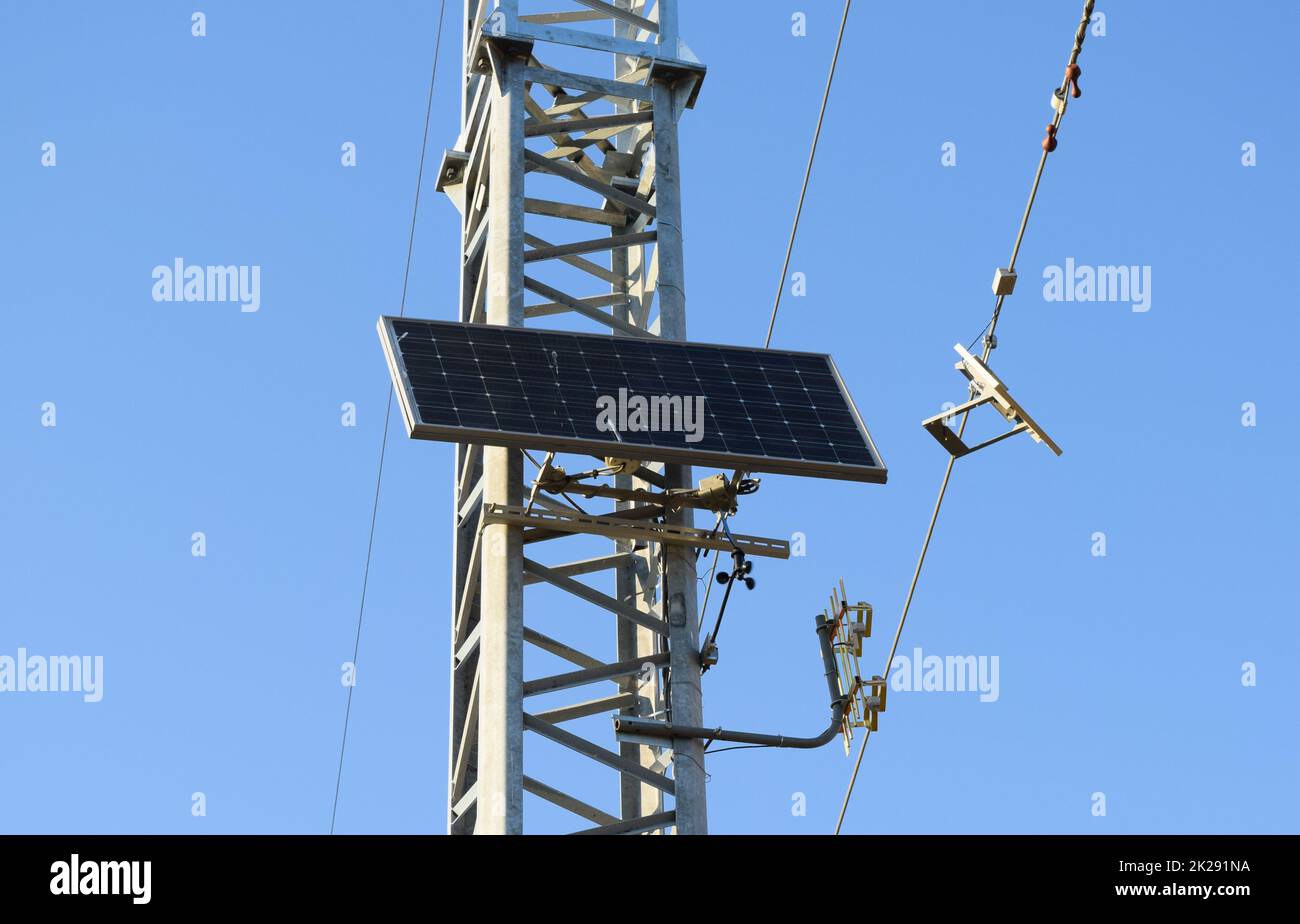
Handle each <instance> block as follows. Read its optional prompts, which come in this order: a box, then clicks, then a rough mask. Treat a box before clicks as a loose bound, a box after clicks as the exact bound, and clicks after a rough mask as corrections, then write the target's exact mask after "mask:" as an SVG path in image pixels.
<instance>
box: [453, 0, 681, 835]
mask: <svg viewBox="0 0 1300 924" xmlns="http://www.w3.org/2000/svg"><path fill="white" fill-rule="evenodd" d="M539 6H540V4H532V3H530V4H529V10H528V12H526V13H523V14H521V11H520V0H465V42H464V46H463V49H464V62H465V68H464V75H463V76H464V85H463V93H462V111H461V131H460V136H459V138H458V140H457V143H456V147H455V149H454V150H452V151H449V152H448V153H447V155H446V156H445V157H444V160H443V164H442V166H441V168H440V175H439V181H438V183H439V185H438V188H439V189H441V190H442V191H443V192H445V193H447V195H448V196H449V197H450V198H451V199H452V201H453V202H454V203H455V204H456V206H457V208H458V209H459V210H460V212H461V280H460V303H461V307H460V312H459V317H460V319H461V320H462V321H469V322H475V323H488V324H499V325H512V326H518V325H522V324H524V323H525V321H526V319H531V318H539V319H541V320H540V323H541V324H543V326H550V325H546V318H547V317H548V316H550V315H555V314H561V313H571V314H577V315H579V316H581V317H582V318H584V319H585V320H586V321H588V322H594V323H595V324H596V325H597V326H598V328H599V329H600V330H601V331H602V332H604V333H610V332H613V333H615V334H619V335H626V336H659V337H663V338H668V339H676V340H682V339H685V337H686V301H685V280H684V271H683V252H682V251H683V248H682V233H681V221H682V219H681V201H680V199H681V192H680V186H679V176H678V156H677V120H678V118H679V117H680V116H681V113H682V111H683V109H684V108H686V105H687V102H688V100H689V99H691V97H692V94H693V92H694V91H695V90H696V89H697V88H698V84H699V81H700V80H701V79H702V77H703V73H704V68H703V66H702V65H700V64H699V63H698V62H696V61H695V60H694V58H693V57H692V56H691V55H690V52H689V50H688V49H687V48H686V47H685V45H684V44H683V43H681V42H680V41H679V39H678V33H677V3H676V0H657V2H654V0H613V2H598V0H553V2H551V3H548V4H546V7H547V11H546V12H533V9H534V7H539ZM593 24H594V25H595V28H594V29H593V28H592V27H593ZM552 56H554V57H556V58H560V57H562V58H563V59H564V61H565V67H564V68H562V69H561V68H558V67H553V66H552V65H551V64H550V59H551V58H552ZM575 56H576V57H577V58H579V59H583V60H589V61H592V62H593V64H594V63H595V62H597V61H600V60H601V59H603V60H604V65H603V68H597V67H595V66H593V67H591V68H590V69H588V68H586V67H578V66H576V65H570V64H569V63H568V62H569V61H570V60H572V59H574V58H575ZM611 60H612V64H613V66H612V68H611V67H610V62H611ZM539 96H541V97H542V99H541V100H539V99H538V97H539ZM611 104H612V113H611V112H610V111H609V110H601V111H594V112H588V111H587V110H588V109H589V108H592V109H594V108H595V107H597V106H601V105H604V106H609V105H611ZM529 141H532V142H533V144H534V147H533V148H529V147H527V142H529ZM539 144H541V145H543V146H542V147H540V148H539V147H538V145H539ZM532 174H538V175H539V176H540V175H545V176H546V178H547V180H548V181H549V182H550V183H551V184H552V185H551V187H550V188H552V189H553V188H554V187H555V186H556V185H559V186H560V187H562V188H563V190H564V194H566V195H567V194H571V195H572V198H573V199H574V200H577V201H557V200H556V199H555V198H551V196H554V195H555V193H554V192H551V193H548V195H547V197H546V198H543V197H541V196H539V195H537V194H535V193H534V194H531V195H530V196H528V197H526V195H525V178H526V176H528V175H532ZM557 178H558V179H557ZM593 193H594V194H595V201H594V202H593V201H592V194H593ZM526 214H534V215H538V216H542V217H544V219H545V220H546V221H548V222H552V225H550V227H554V223H555V222H563V227H562V228H561V229H560V233H565V234H568V237H567V238H566V239H564V240H555V241H549V240H546V239H543V237H542V236H541V235H540V234H539V233H527V232H526V231H525V215H526ZM593 227H595V228H598V229H600V230H599V232H593V230H592V228H593ZM570 229H572V231H573V232H574V233H569V231H570ZM583 232H585V233H583ZM547 234H548V235H549V234H550V232H549V231H548V232H547ZM598 234H603V235H604V238H603V239H602V238H601V237H599V236H598ZM605 252H608V257H603V256H602V255H603V254H604V253H605ZM557 268H559V269H562V270H563V272H562V273H557V272H556V270H557ZM575 270H576V271H577V272H576V273H575ZM575 276H576V277H577V278H580V279H585V280H587V281H588V282H591V281H592V279H593V278H594V279H595V280H598V281H599V282H600V283H601V284H602V285H603V286H604V287H605V293H608V294H604V293H598V294H596V295H585V294H582V293H571V292H570V291H568V288H569V287H571V286H573V285H574V284H575V283H574V278H575ZM525 292H531V293H533V294H534V295H537V296H539V297H540V298H541V299H542V301H540V302H533V303H531V304H528V305H527V306H526V305H525ZM656 309H657V313H656ZM592 413H593V414H594V413H595V409H594V408H593V409H592ZM538 448H539V450H541V451H543V452H544V451H545V449H546V447H545V446H539V447H538ZM456 460H457V466H456V485H455V492H454V505H453V508H454V522H455V533H454V555H453V559H454V565H453V579H454V589H453V594H452V603H453V619H452V622H453V625H452V682H451V716H450V718H451V730H450V735H449V742H450V758H449V770H450V783H449V791H448V829H449V831H451V832H453V833H470V832H474V833H518V832H522V831H523V830H524V798H525V793H530V794H532V795H533V796H536V797H538V798H540V799H542V800H545V801H546V802H549V803H551V804H552V805H555V806H559V807H560V808H563V809H565V810H567V811H568V812H570V813H572V814H573V815H575V816H578V818H580V819H584V820H585V821H584V822H582V824H583V826H584V827H585V828H586V829H588V830H592V831H598V832H608V833H652V832H660V831H666V830H674V829H675V830H676V831H678V832H680V833H684V834H696V833H698V834H702V833H706V832H707V821H706V806H705V796H704V768H703V761H704V756H703V747H702V742H701V741H700V740H698V739H686V740H680V741H673V742H672V752H671V760H669V759H668V758H669V755H666V754H663V753H661V751H660V749H658V748H652V747H649V746H645V745H636V744H623V745H619V746H618V747H617V748H612V747H611V745H612V744H613V742H612V740H606V741H604V742H594V741H588V740H587V739H585V738H581V737H579V736H578V735H576V734H574V733H573V732H571V731H569V730H568V728H567V727H566V723H568V722H571V721H574V720H576V719H580V718H583V717H587V716H592V715H597V714H601V713H605V714H609V713H614V712H622V713H624V714H631V715H637V714H641V715H645V714H649V713H651V712H656V711H663V710H667V711H668V712H669V713H671V716H672V719H673V721H674V722H676V723H678V724H683V725H700V724H702V722H703V715H702V708H701V696H700V664H699V652H698V639H697V638H696V620H697V615H696V614H697V608H696V574H695V554H694V551H693V550H692V549H690V548H687V547H684V546H681V545H675V544H661V543H659V542H648V543H647V542H646V541H639V540H630V539H618V540H616V541H615V548H614V549H613V552H612V554H609V555H605V556H602V557H599V558H595V559H584V560H580V561H574V562H567V563H554V564H551V563H544V561H543V558H544V556H543V553H544V552H546V551H549V550H551V549H552V548H553V547H554V548H556V549H559V548H561V547H562V546H563V543H561V544H560V545H558V546H557V545H555V544H554V541H553V540H559V539H563V538H564V537H565V536H564V534H548V533H546V532H545V531H544V530H540V529H537V528H530V529H529V530H528V540H527V541H528V543H529V544H527V545H526V544H525V529H524V527H521V526H519V525H516V524H514V523H506V522H501V521H500V520H499V519H494V520H492V521H488V520H487V519H486V517H485V513H484V511H485V509H486V507H487V505H500V506H504V507H516V508H517V507H520V506H521V505H522V504H523V502H524V500H523V498H524V491H525V483H526V481H527V480H528V476H527V475H526V472H525V466H524V464H523V458H522V456H521V454H520V453H519V452H518V451H516V450H507V449H501V448H495V447H481V446H469V445H461V446H459V447H458V448H457V454H456ZM644 462H645V468H644V469H642V470H641V471H639V472H638V473H637V475H636V476H635V477H634V476H632V475H621V476H619V477H618V479H617V481H616V484H617V485H618V486H621V487H625V488H630V487H634V486H635V487H638V488H655V487H657V488H660V489H662V488H663V487H665V486H674V487H679V486H680V487H689V486H691V484H692V482H691V478H692V475H691V471H690V468H689V467H688V466H681V465H669V466H663V467H660V466H656V465H655V464H654V460H644ZM533 500H534V503H536V504H537V505H539V506H540V507H542V508H547V509H550V510H560V511H564V510H568V511H569V512H573V509H572V508H571V507H569V506H567V502H564V501H562V500H561V499H560V498H556V497H551V496H548V495H546V494H540V495H538V496H537V497H535V498H534V499H533ZM618 506H619V507H620V508H621V509H622V512H623V513H625V514H632V515H635V514H636V513H637V511H636V510H632V509H629V508H632V507H635V506H636V504H635V503H619V504H618ZM493 509H499V507H498V506H494V507H493ZM666 518H667V519H668V520H669V521H670V522H674V523H678V524H687V525H689V524H690V523H691V520H692V516H691V513H690V512H689V510H687V511H686V512H670V513H668V514H667V515H666ZM601 534H602V535H608V534H607V533H601ZM525 548H527V549H528V550H529V551H528V553H527V555H525V552H524V550H525ZM610 571H612V572H613V574H612V578H613V580H612V582H610V577H611V576H609V575H608V572H610ZM601 573H606V575H607V576H606V577H605V578H604V580H605V581H606V582H609V583H611V584H612V586H611V587H610V588H609V590H612V594H611V593H610V592H609V590H605V589H601V588H600V586H599V585H598V584H597V583H589V582H584V581H580V580H579V579H578V578H579V576H587V575H596V576H597V579H598V580H599V576H600V574H601ZM540 583H545V584H549V585H551V586H552V587H553V588H558V589H559V590H561V591H564V592H565V593H567V594H569V595H571V596H569V597H566V600H567V601H568V604H567V606H566V612H567V610H568V609H574V610H577V609H579V608H592V607H595V608H598V609H601V610H604V611H605V614H606V615H604V616H598V617H597V618H603V619H608V618H609V615H610V614H612V616H613V618H614V620H615V626H614V629H615V631H614V632H613V633H612V637H611V633H609V632H608V631H606V632H605V633H600V634H598V633H597V632H596V631H594V630H593V629H591V628H590V624H589V622H580V621H578V618H577V617H578V614H577V613H575V614H574V616H575V619H574V622H573V623H572V626H571V627H570V628H567V629H566V631H568V632H572V633H573V634H575V635H576V634H578V633H580V632H586V633H588V637H587V639H586V641H585V642H584V641H582V640H581V639H565V640H560V639H557V638H551V637H549V636H547V635H544V634H542V633H540V632H538V631H536V630H535V629H532V628H530V627H529V626H528V625H525V620H524V590H525V587H526V586H527V585H531V584H540ZM583 615H585V614H583ZM567 625H568V624H567V623H566V626H567ZM526 643H527V645H528V647H529V650H534V649H539V650H541V651H544V652H547V653H548V654H549V655H551V656H554V657H555V658H558V659H561V660H563V661H567V662H568V665H569V666H568V667H567V668H566V669H565V671H563V672H561V673H558V674H557V673H554V672H552V673H550V674H548V675H546V676H540V677H539V676H533V677H531V679H526V678H525V672H524V662H525V645H526ZM602 649H605V650H611V649H612V654H610V655H606V656H604V657H600V656H597V655H596V654H594V653H595V652H598V651H600V650H602ZM552 663H554V662H552ZM665 668H666V669H667V677H668V678H669V679H668V683H667V684H666V687H664V688H662V689H661V682H660V681H661V679H662V678H663V675H664V671H665ZM532 673H533V674H536V673H537V671H536V670H534V671H533V672H532ZM611 682H612V683H613V685H614V686H613V689H610V688H609V687H608V686H605V685H606V684H609V683H611ZM602 687H603V688H604V690H603V693H604V695H597V694H591V695H592V696H595V698H594V699H593V698H588V699H586V700H583V701H579V702H575V703H567V704H561V705H558V706H554V707H552V708H549V709H544V710H543V709H537V710H535V711H530V707H528V706H527V704H528V703H529V702H530V699H529V698H530V697H533V696H536V695H542V694H545V693H548V692H555V691H565V690H570V689H576V690H592V689H597V690H600V689H601V688H602ZM526 731H531V732H534V733H535V734H536V735H538V736H540V737H543V738H546V739H548V740H549V741H551V742H553V743H555V744H558V745H560V746H561V747H563V748H566V749H568V751H570V752H572V753H574V754H577V755H579V756H581V757H585V758H589V759H591V760H594V761H596V762H598V763H600V764H603V765H604V766H606V767H608V768H609V769H611V770H613V771H615V773H616V774H617V779H618V786H617V787H609V788H606V789H604V790H601V791H593V792H589V793H580V794H579V793H573V792H566V791H564V790H563V789H561V788H560V786H558V785H556V784H557V783H562V782H563V780H562V779H561V780H551V781H549V782H543V781H542V780H540V779H537V778H534V777H532V776H530V775H528V774H526V773H525V772H524V760H523V757H524V740H525V732H526ZM669 766H671V770H672V772H671V775H669V774H668V772H667V770H668V768H669ZM614 794H617V797H618V798H617V803H616V805H609V803H610V797H611V796H613V795H614ZM666 797H671V798H672V799H673V805H672V806H671V808H669V809H667V810H666V809H665V801H666ZM601 803H604V804H605V805H606V806H608V807H607V808H606V807H602V806H601ZM593 826H594V827H593Z"/></svg>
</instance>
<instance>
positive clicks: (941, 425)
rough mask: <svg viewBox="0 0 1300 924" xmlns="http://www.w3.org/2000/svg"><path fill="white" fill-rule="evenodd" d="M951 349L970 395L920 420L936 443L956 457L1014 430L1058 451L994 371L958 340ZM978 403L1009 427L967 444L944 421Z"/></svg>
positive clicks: (1008, 434)
mask: <svg viewBox="0 0 1300 924" xmlns="http://www.w3.org/2000/svg"><path fill="white" fill-rule="evenodd" d="M953 349H954V350H956V351H957V355H958V356H959V357H961V358H960V359H959V360H958V362H957V363H956V365H955V368H956V369H957V371H958V372H960V373H961V374H962V375H964V376H966V378H967V379H969V380H970V387H971V392H972V395H973V397H972V398H971V399H970V400H969V401H965V402H963V403H962V404H959V405H957V406H956V407H954V408H950V409H948V410H946V411H942V412H940V413H938V414H936V415H934V416H933V417H930V418H928V419H926V420H923V421H921V426H923V427H925V429H926V430H928V431H929V432H930V435H931V436H933V437H934V438H935V439H936V440H938V441H939V445H941V446H943V448H944V449H946V450H948V452H949V453H951V454H952V455H953V456H955V457H957V458H960V457H962V456H966V455H970V454H971V453H972V452H977V451H978V450H980V449H983V448H984V447H986V446H992V445H993V444H994V443H1000V442H1002V440H1004V439H1006V438H1008V437H1011V436H1015V435H1016V434H1017V433H1028V434H1029V435H1030V437H1031V438H1032V439H1033V440H1034V442H1035V443H1043V444H1044V445H1046V446H1047V448H1048V449H1050V450H1052V452H1054V453H1056V454H1057V455H1058V456H1059V455H1060V454H1061V447H1060V446H1058V445H1056V442H1055V441H1054V440H1053V439H1052V438H1051V437H1050V436H1048V435H1047V432H1046V431H1045V430H1043V428H1042V427H1040V426H1039V425H1038V424H1037V422H1035V420H1034V419H1033V418H1032V417H1030V416H1029V412H1028V411H1026V410H1025V409H1024V408H1023V407H1021V406H1020V404H1019V403H1018V402H1017V401H1016V400H1015V399H1014V398H1012V397H1011V393H1010V392H1009V391H1007V387H1006V385H1004V384H1003V383H1002V380H1001V379H999V378H998V377H997V376H996V375H994V373H993V370H992V369H990V368H989V367H988V366H986V365H985V364H984V362H983V361H982V360H980V359H979V358H978V357H976V356H972V355H971V354H970V353H969V352H967V351H966V349H965V347H963V346H962V345H961V344H960V343H958V344H954V345H953ZM982 404H991V405H992V406H993V407H994V409H995V410H996V411H997V412H998V413H999V414H1001V415H1002V416H1003V417H1005V418H1006V420H1007V422H1008V423H1010V424H1011V429H1010V430H1007V431H1006V432H1004V433H999V434H998V435H997V436H994V437H991V438H989V439H986V440H984V441H983V442H982V443H976V444H975V445H974V446H968V445H966V443H965V442H963V440H962V438H961V437H960V436H958V435H957V433H956V432H955V431H954V430H953V429H952V428H951V427H949V426H948V424H947V421H948V420H950V419H952V418H954V417H956V416H957V415H958V414H964V413H967V412H969V411H972V410H974V409H975V408H977V407H979V406H980V405H982Z"/></svg>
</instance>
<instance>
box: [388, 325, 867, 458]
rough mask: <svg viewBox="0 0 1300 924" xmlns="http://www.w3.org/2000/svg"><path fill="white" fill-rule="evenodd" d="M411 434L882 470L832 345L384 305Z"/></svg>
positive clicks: (621, 453) (392, 363)
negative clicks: (478, 317)
mask: <svg viewBox="0 0 1300 924" xmlns="http://www.w3.org/2000/svg"><path fill="white" fill-rule="evenodd" d="M379 335H380V340H381V341H382V343H383V346H384V353H385V355H386V356H387V358H388V366H389V370H390V372H391V373H392V376H393V384H394V387H395V389H396V391H397V394H398V396H399V398H400V400H401V405H402V413H403V415H404V416H405V419H406V429H407V433H408V434H409V435H410V436H412V437H416V438H420V439H430V440H443V441H448V442H459V443H483V444H486V445H493V446H515V447H521V448H528V449H542V450H555V451H559V452H581V453H589V454H592V455H596V456H601V457H617V458H632V459H642V460H654V461H666V462H681V463H686V464H714V465H721V466H724V467H729V468H744V469H747V470H749V471H753V472H774V473H782V474H791V475H812V476H817V477H823V478H840V479H846V480H851V481H869V482H877V483H884V481H885V478H886V474H887V472H886V469H885V464H884V462H883V461H882V460H881V458H880V454H879V453H878V452H877V451H876V447H875V444H874V443H873V442H872V440H871V435H870V434H869V433H868V432H867V428H866V426H865V425H864V424H863V422H862V418H861V417H860V416H859V415H858V411H857V408H856V407H854V404H853V399H852V398H850V397H849V394H848V391H847V390H846V389H845V387H844V383H843V381H842V380H841V379H840V375H839V372H838V371H837V370H836V368H835V363H834V362H833V361H832V360H831V358H830V357H829V356H827V355H825V354H822V353H795V352H789V351H785V350H763V349H757V348H754V347H740V346H718V345H715V344H705V343H684V342H680V341H672V340H659V339H651V338H641V337H621V336H609V335H602V334H577V333H571V332H568V331H556V330H541V329H538V328H531V327H501V326H496V325H485V324H463V323H458V322H453V321H424V320H413V319H409V318H394V317H381V318H380V319H379Z"/></svg>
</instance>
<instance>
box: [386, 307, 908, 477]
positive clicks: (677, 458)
mask: <svg viewBox="0 0 1300 924" xmlns="http://www.w3.org/2000/svg"><path fill="white" fill-rule="evenodd" d="M400 321H408V322H412V321H414V322H418V323H421V324H434V325H445V326H447V327H452V328H458V329H464V328H466V327H488V326H490V325H486V324H481V325H480V324H466V323H462V322H457V321H435V320H430V319H427V318H401V317H394V316H392V315H381V316H380V318H379V322H378V324H377V325H376V326H377V329H378V331H379V341H380V343H381V345H382V346H383V349H384V358H385V359H386V360H387V362H388V370H389V373H390V375H391V376H392V381H393V384H394V386H395V391H396V392H397V398H398V403H399V404H400V405H401V408H402V417H403V419H404V420H405V421H406V433H407V436H408V437H410V438H412V439H425V440H434V441H437V442H448V443H469V444H475V443H477V444H482V445H486V446H506V447H510V448H515V449H540V450H554V451H556V452H573V453H582V454H585V455H592V456H596V457H597V458H605V457H607V456H611V455H613V454H614V453H615V452H617V451H619V450H622V451H624V452H626V450H627V449H628V448H632V446H631V444H627V443H619V442H618V441H617V440H613V439H611V440H592V439H583V438H580V437H578V438H575V437H567V436H548V435H546V434H538V433H524V432H520V431H517V430H488V429H478V428H473V427H459V426H455V427H453V426H447V425H442V424H430V423H425V422H424V421H422V420H421V419H420V415H419V409H418V406H417V403H416V400H415V393H414V390H413V388H412V386H411V382H410V380H409V379H408V377H407V374H406V368H405V366H404V364H403V363H402V361H401V353H400V350H399V349H398V346H397V332H396V331H395V330H394V329H393V324H394V322H400ZM518 329H520V330H528V331H532V332H535V333H539V334H561V335H567V336H576V337H593V338H603V339H609V340H614V339H624V338H620V337H618V336H617V335H615V334H595V333H587V332H585V331H581V332H579V331H566V330H555V329H552V328H540V327H527V328H518ZM683 345H684V346H688V347H696V346H698V347H713V348H717V349H728V350H731V349H742V350H747V349H757V348H755V347H743V346H737V345H736V344H720V343H701V342H697V341H694V340H691V341H685V342H684V343H683ZM779 352H781V353H785V354H787V355H791V356H816V357H819V358H822V359H825V360H826V362H827V365H828V366H829V367H830V371H831V374H832V376H834V378H835V384H836V386H837V387H838V388H839V392H840V395H841V396H842V397H843V398H844V403H845V405H846V406H847V408H848V410H849V412H850V414H851V415H852V417H853V421H854V423H855V424H856V426H857V429H858V432H859V433H861V435H862V438H863V440H864V441H865V443H866V445H867V448H868V449H869V450H870V451H871V456H872V458H873V459H875V460H876V461H877V462H878V463H879V464H878V465H875V466H868V465H851V464H848V463H844V462H823V461H814V460H801V459H779V458H774V457H771V456H752V455H742V454H734V453H724V452H715V451H712V450H702V449H690V448H685V447H681V448H679V447H663V446H648V445H640V444H637V445H636V446H635V448H636V449H637V450H638V451H639V454H640V455H642V456H645V457H646V459H645V460H643V461H655V462H677V463H681V464H683V465H704V466H721V467H724V468H742V469H745V470H746V471H750V472H765V473H770V474H776V475H805V476H810V477H815V478H828V479H833V480H839V481H860V482H866V483H869V484H884V483H885V482H886V480H887V479H888V476H889V470H888V468H887V466H886V465H885V460H884V458H883V457H882V456H881V455H880V450H878V449H877V448H876V443H875V441H874V440H873V439H872V438H871V433H870V432H869V431H868V430H867V425H866V424H865V423H864V422H863V420H862V415H861V414H859V413H858V408H857V405H856V404H854V403H853V397H852V396H851V395H850V394H849V390H848V388H847V387H845V385H844V379H843V378H842V377H841V375H840V370H839V368H838V367H837V366H836V365H835V360H834V359H833V358H831V356H830V354H828V353H812V352H808V351H799V350H781V351H779ZM705 400H706V401H707V400H708V399H707V396H706V398H705ZM621 457H622V456H620V458H621Z"/></svg>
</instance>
